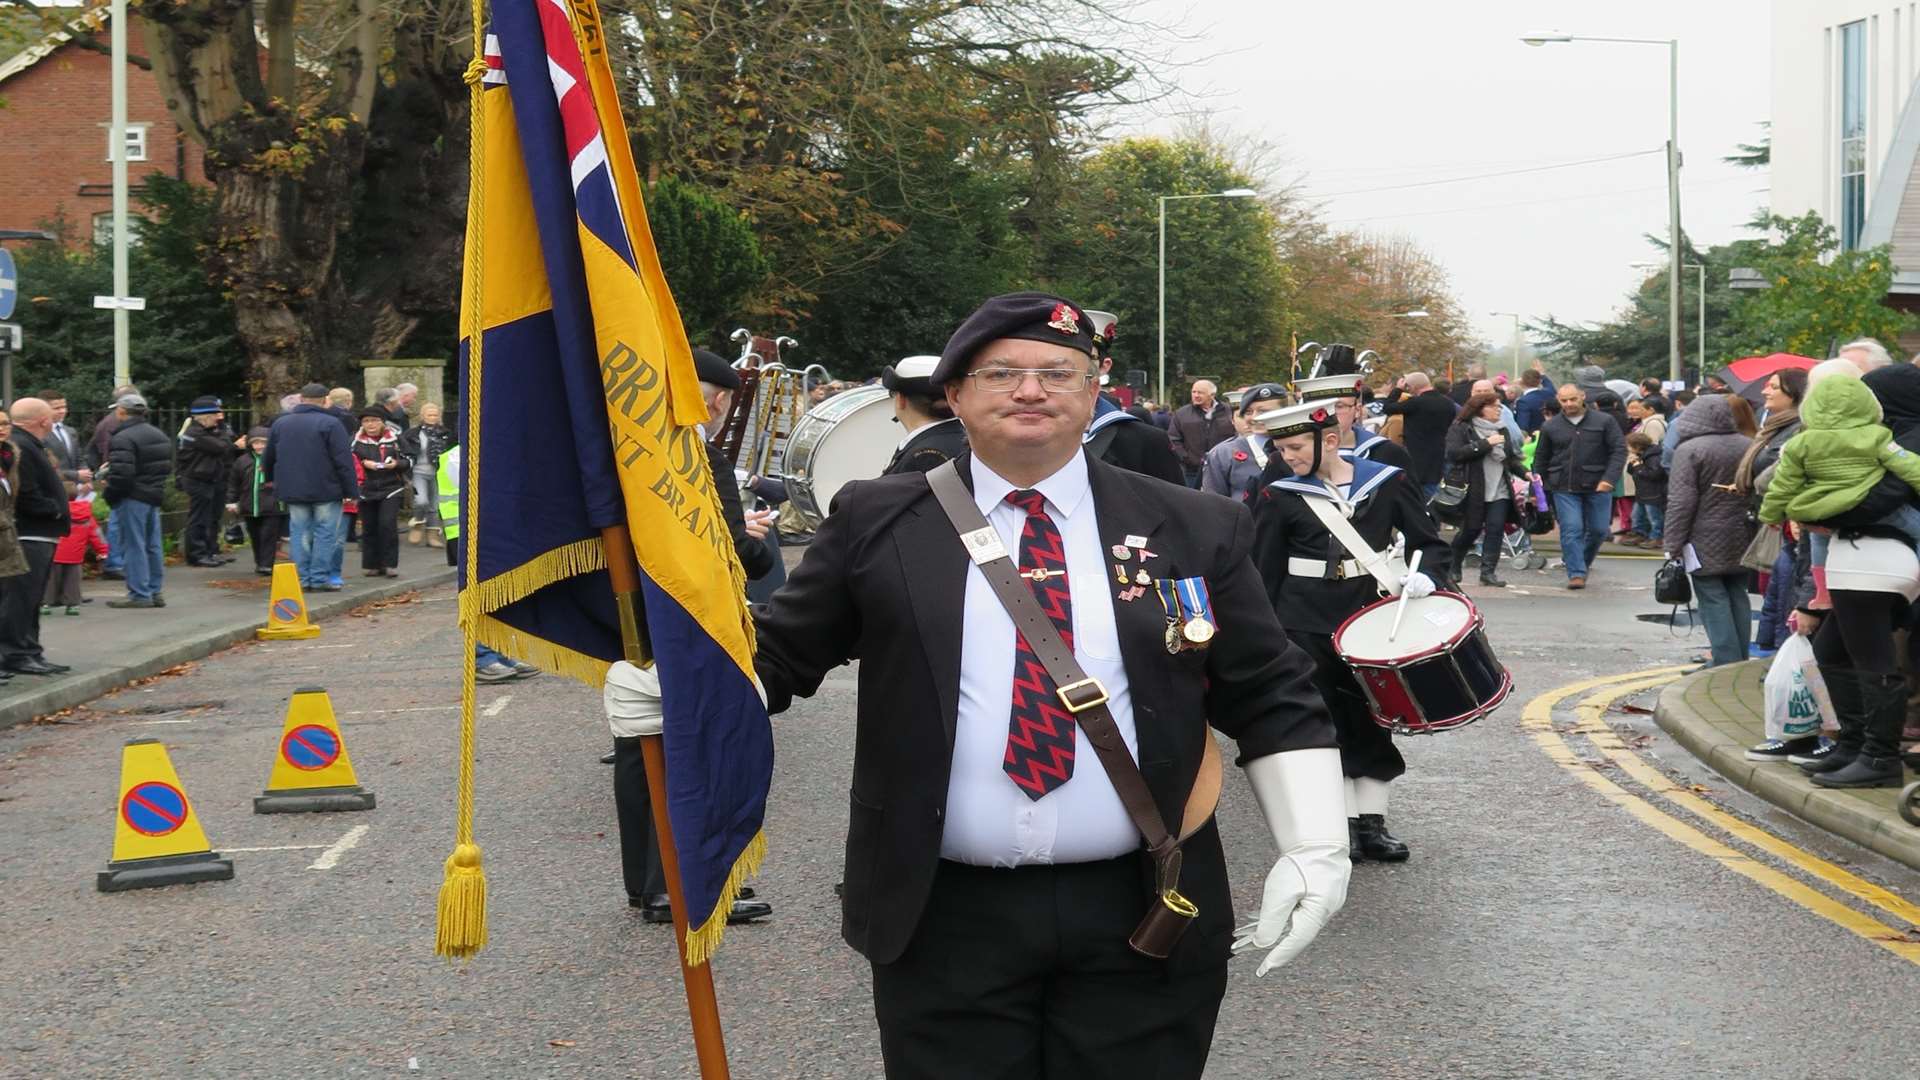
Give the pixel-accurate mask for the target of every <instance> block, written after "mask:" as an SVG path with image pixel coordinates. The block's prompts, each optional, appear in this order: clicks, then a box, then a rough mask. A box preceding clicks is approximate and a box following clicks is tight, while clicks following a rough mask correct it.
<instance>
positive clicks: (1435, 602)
mask: <svg viewBox="0 0 1920 1080" xmlns="http://www.w3.org/2000/svg"><path fill="white" fill-rule="evenodd" d="M1399 607H1400V601H1399V600H1398V599H1397V598H1390V599H1386V600H1382V601H1380V602H1379V603H1377V604H1370V605H1368V606H1366V607H1364V608H1361V609H1360V612H1359V613H1358V614H1356V615H1355V616H1353V618H1351V619H1348V620H1347V622H1346V624H1345V625H1344V626H1342V627H1340V631H1339V633H1337V634H1335V635H1334V647H1335V648H1337V649H1338V650H1339V651H1340V654H1341V655H1342V656H1345V657H1346V658H1347V660H1348V661H1349V662H1351V663H1390V662H1395V661H1403V660H1405V659H1406V658H1407V657H1411V656H1419V655H1422V654H1424V653H1430V652H1433V651H1435V650H1438V649H1441V648H1444V647H1445V646H1447V645H1448V644H1450V643H1452V642H1454V641H1457V640H1459V639H1460V637H1461V636H1462V635H1464V634H1465V633H1466V632H1467V631H1468V630H1469V629H1470V628H1471V627H1472V626H1473V622H1474V610H1473V605H1472V604H1469V603H1468V602H1467V601H1466V600H1465V599H1463V598H1461V597H1458V596H1454V595H1452V594H1450V593H1434V594H1433V595H1432V596H1423V597H1421V598H1420V599H1418V600H1409V601H1407V615H1406V618H1404V619H1402V620H1400V633H1399V634H1397V635H1395V636H1393V637H1388V636H1387V635H1388V632H1389V631H1391V630H1392V629H1393V618H1394V615H1395V614H1396V613H1397V611H1398V610H1399Z"/></svg>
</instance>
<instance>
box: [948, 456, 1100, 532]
mask: <svg viewBox="0 0 1920 1080" xmlns="http://www.w3.org/2000/svg"><path fill="white" fill-rule="evenodd" d="M967 460H968V463H969V465H970V466H971V467H972V469H973V503H974V505H975V506H978V507H979V508H980V513H981V514H982V515H989V514H992V513H993V508H994V507H996V506H999V505H1000V504H1001V503H1003V502H1005V501H1006V498H1007V493H1008V492H1010V491H1014V490H1017V489H1015V488H1014V486H1013V483H1012V482H1011V481H1009V480H1006V479H1005V478H1003V477H1001V475H1000V474H999V473H996V472H994V471H993V470H992V469H990V468H988V467H987V464H986V463H985V462H983V461H981V460H980V455H978V454H971V455H969V456H968V459H967ZM1033 490H1035V491H1038V492H1039V493H1040V494H1041V495H1043V496H1045V497H1046V500H1047V509H1048V512H1049V514H1054V513H1057V514H1058V515H1059V517H1060V520H1061V521H1065V520H1066V519H1067V518H1070V517H1072V516H1073V513H1074V511H1075V510H1077V509H1079V507H1080V506H1081V504H1083V503H1085V502H1086V501H1087V494H1088V492H1089V491H1090V490H1091V488H1090V486H1089V482H1088V480H1087V455H1085V454H1075V455H1073V457H1071V458H1069V459H1068V460H1067V463H1066V464H1065V465H1062V466H1060V468H1059V469H1058V470H1057V471H1055V472H1054V474H1053V475H1052V476H1049V477H1047V478H1046V479H1045V480H1042V481H1040V482H1039V483H1037V484H1035V485H1033Z"/></svg>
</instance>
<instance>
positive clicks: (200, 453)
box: [174, 394, 238, 566]
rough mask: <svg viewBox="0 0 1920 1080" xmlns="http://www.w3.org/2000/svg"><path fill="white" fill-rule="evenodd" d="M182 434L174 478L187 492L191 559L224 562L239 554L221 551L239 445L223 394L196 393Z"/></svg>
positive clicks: (201, 563) (190, 562)
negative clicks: (222, 526)
mask: <svg viewBox="0 0 1920 1080" xmlns="http://www.w3.org/2000/svg"><path fill="white" fill-rule="evenodd" d="M176 438H177V441H178V443H179V448H178V451H177V453H176V454H175V457H174V477H175V481H174V482H175V483H177V484H178V485H179V486H180V490H181V491H184V492H186V493H187V542H186V552H187V565H188V566H224V565H226V564H227V563H230V562H232V561H233V559H232V558H230V557H228V556H226V555H222V554H220V510H221V508H222V507H223V506H225V505H226V497H225V496H226V491H227V473H228V471H229V470H230V469H231V467H232V465H233V456H234V454H235V453H237V452H238V451H237V450H236V449H235V448H234V445H233V441H234V436H233V431H232V429H230V428H228V427H227V414H226V413H225V412H224V411H223V409H222V406H221V403H220V399H219V398H217V397H214V396H213V395H211V394H207V395H204V396H202V397H197V398H194V399H193V404H191V405H189V406H187V422H186V423H185V424H183V425H182V426H181V428H180V434H179V435H178V436H177V437H176Z"/></svg>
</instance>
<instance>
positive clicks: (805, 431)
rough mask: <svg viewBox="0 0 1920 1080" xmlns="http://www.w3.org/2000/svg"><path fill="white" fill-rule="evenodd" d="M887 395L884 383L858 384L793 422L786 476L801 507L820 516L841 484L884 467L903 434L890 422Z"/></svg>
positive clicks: (865, 477)
mask: <svg viewBox="0 0 1920 1080" xmlns="http://www.w3.org/2000/svg"><path fill="white" fill-rule="evenodd" d="M891 398H892V395H891V394H889V393H888V392H887V391H886V390H885V389H884V388H882V387H878V386H861V387H856V388H854V389H852V390H847V391H844V392H842V393H839V394H835V395H834V396H833V397H830V398H828V399H827V400H826V401H823V402H821V403H820V404H819V405H816V406H814V408H813V409H812V410H811V411H809V412H808V413H807V415H806V416H804V417H802V418H801V420H800V423H799V424H797V425H795V427H794V429H793V438H792V439H790V440H789V441H788V443H787V457H786V462H785V469H786V477H785V479H786V480H787V485H788V489H789V490H788V495H789V496H790V497H791V498H792V499H793V501H794V502H796V503H798V504H800V508H801V509H803V510H807V511H809V512H811V513H814V514H817V515H820V516H822V517H824V516H826V513H827V510H828V509H829V508H830V507H832V506H833V497H834V495H835V494H836V493H838V492H839V490H840V489H841V488H843V487H845V486H846V485H847V484H849V483H851V482H853V481H855V480H871V479H873V478H874V477H876V476H879V475H880V474H881V473H882V472H884V471H885V470H886V467H887V462H888V460H890V459H891V458H892V457H893V450H894V447H895V446H897V445H899V443H900V438H901V436H902V435H904V434H905V433H904V432H903V431H902V430H901V428H900V425H899V424H896V423H894V422H893V405H892V401H891Z"/></svg>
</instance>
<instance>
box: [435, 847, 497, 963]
mask: <svg viewBox="0 0 1920 1080" xmlns="http://www.w3.org/2000/svg"><path fill="white" fill-rule="evenodd" d="M486 945H487V874H486V871H484V870H482V869H481V868H480V845H479V844H459V845H456V846H455V847H454V849H453V854H451V855H449V856H447V876H446V880H444V881H442V882H441V883H440V917H439V920H438V923H437V926H436V929H435V933H434V939H433V951H434V953H435V954H436V955H439V956H445V957H451V958H457V959H461V960H465V959H466V958H468V957H470V956H472V955H473V954H474V953H477V952H479V951H480V950H481V949H484V948H486Z"/></svg>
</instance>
